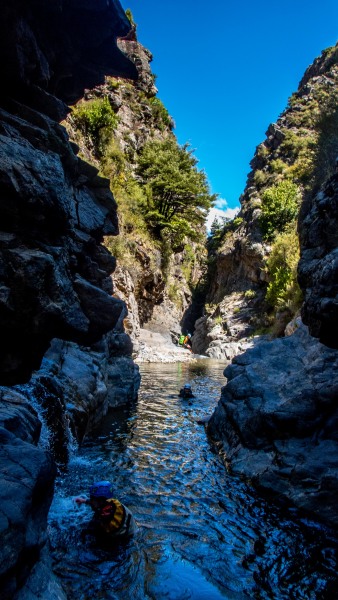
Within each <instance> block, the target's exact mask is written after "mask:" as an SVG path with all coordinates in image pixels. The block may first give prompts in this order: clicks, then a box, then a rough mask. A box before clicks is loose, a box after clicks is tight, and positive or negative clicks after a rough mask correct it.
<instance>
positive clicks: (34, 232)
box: [0, 0, 136, 384]
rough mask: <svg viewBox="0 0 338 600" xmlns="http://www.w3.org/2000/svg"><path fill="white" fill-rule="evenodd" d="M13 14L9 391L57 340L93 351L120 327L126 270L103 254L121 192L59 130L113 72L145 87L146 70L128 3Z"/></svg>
mask: <svg viewBox="0 0 338 600" xmlns="http://www.w3.org/2000/svg"><path fill="white" fill-rule="evenodd" d="M5 5H6V6H5V9H4V18H3V19H2V21H1V36H0V37H1V47H0V53H1V54H0V57H1V60H0V63H1V72H0V76H1V80H2V90H3V92H2V98H1V103H0V110H1V113H0V120H1V128H0V135H1V155H0V189H1V195H2V204H1V229H2V232H1V237H0V240H1V247H0V253H1V254H0V259H1V263H2V265H3V267H2V270H1V274H0V278H1V280H0V289H1V295H0V301H1V305H0V306H1V308H0V325H1V330H2V332H3V335H2V339H1V350H0V366H1V379H0V381H1V382H2V383H5V384H7V383H13V382H16V381H18V378H21V379H22V380H23V379H27V378H28V376H29V374H30V373H31V371H32V369H33V368H37V367H38V366H39V362H40V361H41V358H42V356H43V353H44V352H45V351H46V349H47V347H48V343H49V341H50V340H51V339H52V338H53V337H56V336H58V337H62V338H64V339H68V340H73V341H76V342H79V343H84V344H90V343H92V342H93V341H96V340H97V339H99V338H100V337H101V336H102V334H103V333H105V332H106V331H108V330H109V329H111V328H112V327H113V326H114V323H116V322H117V320H118V318H119V315H120V313H121V309H122V305H121V303H119V302H118V301H116V299H114V298H112V297H111V296H110V293H111V289H112V288H111V284H110V282H109V277H110V274H111V272H112V271H113V270H114V266H115V261H114V259H113V258H112V257H111V256H110V255H109V253H108V252H107V251H106V250H105V248H104V247H103V246H102V245H100V242H101V241H102V239H103V236H104V235H107V234H116V233H117V231H118V228H117V218H116V206H115V203H114V199H113V196H112V194H111V192H110V190H109V182H108V181H106V180H104V179H102V178H99V177H98V175H97V173H98V171H97V170H96V169H95V168H93V167H91V166H89V165H88V164H86V163H84V162H83V161H82V160H81V159H79V158H78V157H77V156H76V148H75V147H74V145H72V144H71V143H70V142H69V140H68V136H67V134H66V132H65V130H64V128H63V127H61V126H60V125H59V124H58V121H59V120H61V119H62V118H64V116H65V115H66V114H67V112H68V108H67V106H66V105H65V104H64V101H70V100H74V99H76V98H77V97H79V96H80V95H81V94H82V91H83V87H84V85H85V83H86V85H87V86H88V85H90V84H94V83H99V82H100V80H101V79H102V72H103V71H106V73H109V72H111V73H112V74H122V73H124V74H125V75H127V76H130V77H133V76H134V77H136V70H135V67H134V66H133V64H132V63H131V62H130V61H128V59H127V58H126V57H125V56H123V55H122V53H121V52H120V50H118V48H117V46H116V43H115V39H114V38H115V37H116V36H117V35H123V34H126V33H127V32H128V29H129V28H130V25H129V23H128V21H127V19H126V18H125V16H123V12H122V9H121V7H120V5H119V3H118V2H113V1H112V0H109V2H99V3H97V2H94V0H92V1H88V0H87V1H85V2H63V1H60V2H57V3H52V4H51V3H50V2H39V3H35V2H29V3H26V2H25V3H24V2H21V1H19V0H17V1H13V2H6V3H5ZM75 22H76V29H75V28H74V23H75ZM94 22H95V24H96V27H93V23H94ZM94 32H95V33H94ZM74 151H75V152H74ZM107 291H108V293H107ZM95 306H100V308H101V310H100V311H98V310H95V308H93V307H95ZM102 315H104V317H102Z"/></svg>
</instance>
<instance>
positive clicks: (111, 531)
mask: <svg viewBox="0 0 338 600" xmlns="http://www.w3.org/2000/svg"><path fill="white" fill-rule="evenodd" d="M112 496H113V485H112V484H111V483H110V481H98V482H96V483H94V484H93V485H92V486H91V487H90V489H89V498H88V497H84V496H78V497H77V498H74V501H75V502H76V503H77V504H89V506H90V507H91V508H92V510H93V511H94V516H93V519H92V521H91V522H90V526H89V528H88V533H92V534H94V535H95V537H96V538H98V539H99V540H100V541H108V540H110V539H113V538H121V537H128V536H130V535H132V534H133V533H135V531H136V523H135V521H134V517H133V515H132V514H131V512H130V510H129V509H128V508H127V507H126V506H124V504H122V503H121V502H120V501H119V500H116V498H113V497H112Z"/></svg>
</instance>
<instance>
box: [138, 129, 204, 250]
mask: <svg viewBox="0 0 338 600" xmlns="http://www.w3.org/2000/svg"><path fill="white" fill-rule="evenodd" d="M196 164H197V160H196V158H195V157H194V156H193V151H192V150H190V149H189V146H188V144H185V145H184V146H180V145H179V144H178V143H177V142H176V140H175V138H174V137H168V138H166V139H165V140H164V141H150V142H148V143H147V144H146V145H145V146H144V148H143V150H142V152H141V154H140V157H139V165H138V169H137V173H138V175H139V176H140V178H141V181H142V185H143V187H144V190H145V194H146V196H147V209H146V213H145V217H146V219H147V222H148V223H149V224H150V227H151V228H152V230H153V231H154V233H155V235H156V236H158V237H159V238H160V237H161V232H162V231H163V230H164V229H166V230H168V232H171V233H172V234H173V235H174V237H175V242H174V243H175V244H177V243H180V242H182V241H183V239H184V236H185V235H188V236H189V237H191V236H193V235H195V236H196V235H197V232H198V228H199V227H200V226H201V225H203V223H204V220H205V216H206V212H207V211H208V209H209V208H210V207H211V206H212V203H213V201H214V200H215V196H212V195H211V194H210V191H209V185H208V182H207V178H206V175H205V173H204V172H203V171H198V170H197V168H196Z"/></svg>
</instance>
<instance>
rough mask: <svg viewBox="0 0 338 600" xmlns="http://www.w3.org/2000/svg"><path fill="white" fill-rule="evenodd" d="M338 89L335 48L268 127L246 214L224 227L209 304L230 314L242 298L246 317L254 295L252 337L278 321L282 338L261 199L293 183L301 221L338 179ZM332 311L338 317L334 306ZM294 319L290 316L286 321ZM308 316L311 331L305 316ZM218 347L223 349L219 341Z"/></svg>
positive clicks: (246, 196) (244, 199) (245, 198)
mask: <svg viewBox="0 0 338 600" xmlns="http://www.w3.org/2000/svg"><path fill="white" fill-rule="evenodd" d="M337 84H338V46H337V45H336V46H335V47H332V48H328V49H327V50H325V51H323V53H322V55H321V56H320V57H319V58H317V59H316V60H315V61H314V63H313V64H312V65H311V66H310V67H309V68H308V69H307V71H306V73H305V74H304V77H303V78H302V80H301V82H300V84H299V87H298V90H297V92H296V93H295V94H292V96H291V97H290V99H289V103H288V106H287V108H286V109H285V111H283V113H282V114H281V115H280V117H279V118H278V120H277V121H276V123H272V124H271V125H270V126H269V127H268V130H267V132H266V138H265V140H264V141H263V142H262V143H261V144H259V146H257V148H256V152H255V155H254V157H253V159H252V161H251V163H250V165H251V168H252V170H251V171H250V173H249V174H248V180H247V184H246V187H245V190H244V192H243V194H242V196H241V198H240V204H241V209H240V212H239V213H238V216H237V217H236V219H235V220H234V221H233V222H232V223H229V224H228V225H226V226H225V227H224V231H223V233H222V235H221V236H220V238H219V240H218V242H217V248H216V250H215V249H214V250H212V251H211V253H210V286H209V292H208V294H207V298H206V302H207V303H208V304H209V305H215V304H217V305H219V306H220V309H221V312H222V314H223V313H224V314H227V313H229V310H230V309H231V304H232V295H233V294H234V293H242V294H243V302H242V308H243V315H245V318H246V310H245V309H246V308H247V303H246V302H245V299H244V294H245V293H249V294H250V293H251V294H255V295H256V302H255V303H252V302H251V303H250V308H251V309H252V311H251V312H252V314H251V317H250V320H249V321H246V327H247V326H249V327H247V333H250V326H251V330H256V331H257V330H262V329H265V328H266V327H267V326H269V325H271V321H272V320H274V323H275V329H276V331H278V333H279V334H282V331H283V324H282V326H280V321H281V319H280V315H277V316H276V315H274V314H272V313H271V307H269V306H268V305H267V303H266V302H265V300H264V298H265V294H266V289H267V284H268V283H269V280H270V276H269V269H268V267H267V263H266V261H267V258H268V257H269V255H270V253H271V244H270V243H267V241H266V240H264V239H263V236H262V231H261V224H260V218H261V214H262V202H263V197H264V193H265V191H266V190H267V189H271V188H272V186H276V185H279V184H280V183H281V182H283V181H288V182H290V181H292V182H293V184H294V185H295V186H297V189H298V191H299V194H300V198H301V214H302V213H304V215H305V214H308V212H309V210H310V209H309V204H311V200H310V199H311V198H312V197H313V196H314V195H315V194H316V193H317V192H319V190H320V188H321V187H322V185H323V184H324V183H325V181H327V180H328V178H330V177H331V176H333V175H334V172H335V161H336V157H337V152H338V142H337V125H338V120H337V119H338V118H337V101H338V95H337V89H338V87H337ZM304 218H305V217H304ZM302 219H303V217H302V216H301V221H302ZM307 225H308V221H307V222H306V225H305V226H306V227H307ZM301 227H302V226H301ZM302 229H303V231H304V228H302ZM301 235H302V234H301ZM304 235H306V234H304ZM301 243H302V240H301ZM311 244H312V242H311ZM305 287H307V285H306V284H305ZM296 308H297V307H296ZM216 310H217V309H216ZM330 310H331V311H332V310H333V309H332V307H331V309H330ZM269 311H270V314H269ZM287 313H289V314H288V315H287ZM293 314H294V313H292V312H291V311H290V310H285V317H286V320H287V319H288V318H291V317H292V316H293ZM215 316H217V315H216V314H215ZM303 316H304V319H305V320H306V322H309V325H310V327H311V328H312V325H311V324H310V320H309V321H308V317H307V316H306V315H305V313H304V315H303ZM278 321H279V322H278ZM243 325H245V322H243ZM284 326H285V323H284ZM240 329H241V330H240V335H239V337H241V336H242V334H243V327H242V328H240ZM317 329H318V326H317ZM219 341H220V342H222V340H221V339H220V340H219ZM323 341H324V338H323Z"/></svg>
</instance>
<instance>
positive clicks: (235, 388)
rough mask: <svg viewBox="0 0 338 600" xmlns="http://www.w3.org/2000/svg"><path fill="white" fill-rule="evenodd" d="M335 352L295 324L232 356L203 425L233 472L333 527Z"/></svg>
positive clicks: (337, 480)
mask: <svg viewBox="0 0 338 600" xmlns="http://www.w3.org/2000/svg"><path fill="white" fill-rule="evenodd" d="M337 367H338V353H337V351H335V350H331V349H329V348H327V347H325V346H323V345H322V344H320V343H319V342H318V341H317V340H315V339H314V338H312V337H311V336H309V334H308V331H307V328H306V327H304V326H301V327H299V328H298V330H297V331H296V332H295V333H294V334H293V335H291V336H290V337H287V338H283V339H279V340H274V341H273V342H263V343H260V344H259V345H258V346H257V347H254V348H252V349H249V350H247V351H246V352H245V353H244V354H241V355H239V356H237V357H236V358H235V359H234V360H233V363H232V364H231V365H229V366H228V367H227V368H226V370H225V372H224V374H225V376H226V377H227V380H228V383H227V385H226V386H225V387H224V388H223V390H222V395H221V399H220V402H219V404H218V407H217V409H216V411H215V413H214V414H213V416H212V418H211V420H210V422H209V425H208V430H209V433H210V435H211V436H212V437H213V438H214V439H215V440H218V441H220V442H221V443H222V453H223V454H224V458H225V462H226V464H227V465H228V466H229V469H231V471H232V472H233V473H236V474H240V475H242V476H245V477H247V478H248V479H250V480H252V481H254V483H255V484H256V485H257V486H258V487H260V488H261V489H264V490H268V491H270V492H272V493H274V494H276V495H279V496H284V497H286V498H287V499H288V500H290V501H291V502H292V503H294V504H295V505H297V506H298V507H300V508H302V509H305V510H307V511H310V512H312V513H314V514H316V515H317V516H318V518H320V519H324V520H326V521H327V522H330V524H331V525H332V524H333V525H335V526H338V511H337V503H336V499H337V493H338V459H337V456H338V439H337V436H336V432H335V424H336V423H337V419H338V414H337V407H336V397H337V393H338V376H337V372H338V371H337Z"/></svg>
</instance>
